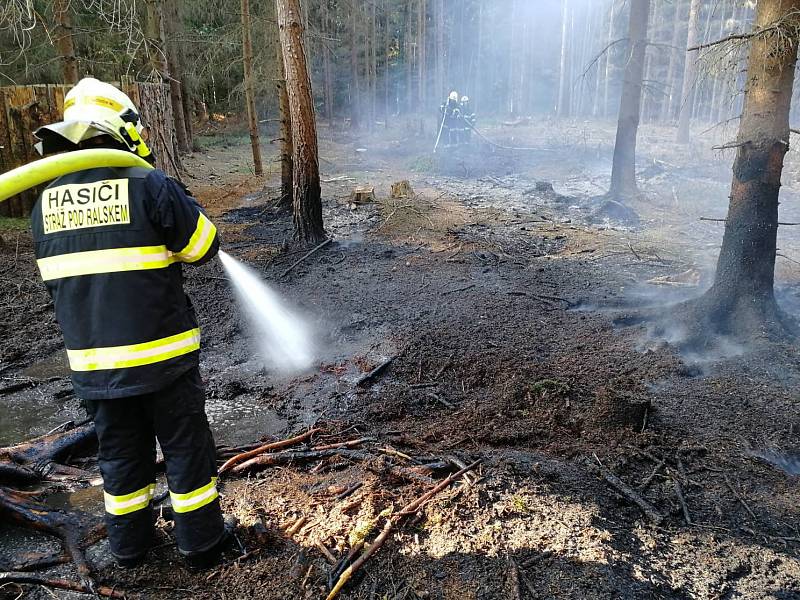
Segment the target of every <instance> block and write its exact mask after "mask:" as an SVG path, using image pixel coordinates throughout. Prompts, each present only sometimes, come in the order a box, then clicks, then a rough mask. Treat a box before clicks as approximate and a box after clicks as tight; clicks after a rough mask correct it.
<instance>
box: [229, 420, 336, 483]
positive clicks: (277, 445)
mask: <svg viewBox="0 0 800 600" xmlns="http://www.w3.org/2000/svg"><path fill="white" fill-rule="evenodd" d="M318 431H321V430H320V429H319V428H315V429H309V430H308V431H306V432H305V433H303V434H300V435H298V436H295V437H292V438H289V439H286V440H281V441H280V442H272V443H270V444H264V445H263V446H259V447H258V448H255V449H253V450H248V451H247V452H242V453H241V454H237V455H236V456H233V457H231V458H229V459H228V460H227V461H225V464H223V465H222V466H221V467H220V468H219V474H220V476H221V475H222V474H223V473H225V472H226V471H229V470H230V469H231V468H232V467H233V466H234V465H237V464H239V463H240V462H243V461H246V460H248V459H251V458H253V457H254V456H258V455H259V454H263V453H265V452H269V451H270V450H280V449H281V448H287V447H289V446H294V445H295V444H299V443H300V442H304V441H306V440H307V439H309V438H310V437H311V436H312V435H314V434H315V433H317V432H318Z"/></svg>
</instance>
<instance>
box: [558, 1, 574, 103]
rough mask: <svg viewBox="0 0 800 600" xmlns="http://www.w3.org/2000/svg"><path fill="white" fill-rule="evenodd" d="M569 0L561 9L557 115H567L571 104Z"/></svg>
mask: <svg viewBox="0 0 800 600" xmlns="http://www.w3.org/2000/svg"><path fill="white" fill-rule="evenodd" d="M569 16H570V12H569V0H564V5H563V6H562V9H561V62H560V65H561V66H560V70H559V77H558V103H557V105H556V114H557V115H558V116H559V117H569V109H570V105H571V101H570V90H571V87H572V86H571V82H570V80H569V78H570V74H569V72H568V70H569V59H568V52H567V50H568V48H569V35H568V34H569Z"/></svg>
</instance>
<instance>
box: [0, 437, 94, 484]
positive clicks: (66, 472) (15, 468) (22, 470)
mask: <svg viewBox="0 0 800 600" xmlns="http://www.w3.org/2000/svg"><path fill="white" fill-rule="evenodd" d="M96 443H97V437H96V436H95V431H94V424H93V423H89V424H87V425H83V426H82V427H76V428H74V429H70V430H69V431H64V432H59V433H55V434H52V435H43V436H40V437H37V438H34V439H32V440H29V441H27V442H23V443H21V444H17V445H16V446H7V447H5V448H0V479H4V480H17V481H23V482H35V481H39V480H41V479H50V480H62V479H72V478H76V477H78V478H82V477H85V476H86V475H88V474H87V473H86V472H85V471H81V470H80V469H75V468H73V467H66V466H64V465H59V464H58V463H57V462H56V461H57V460H59V459H60V458H62V457H64V456H66V455H67V454H69V453H71V452H73V451H74V450H75V449H76V448H79V447H82V446H90V445H92V444H96Z"/></svg>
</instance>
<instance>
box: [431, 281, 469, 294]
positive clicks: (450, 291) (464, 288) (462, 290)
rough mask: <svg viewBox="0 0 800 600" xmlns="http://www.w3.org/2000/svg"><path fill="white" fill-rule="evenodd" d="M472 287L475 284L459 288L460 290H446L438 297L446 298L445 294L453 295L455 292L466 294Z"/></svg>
mask: <svg viewBox="0 0 800 600" xmlns="http://www.w3.org/2000/svg"><path fill="white" fill-rule="evenodd" d="M474 287H475V284H474V283H471V284H469V285H466V286H464V287H460V288H456V289H454V290H447V291H445V292H442V293H441V294H440V295H441V296H446V295H447V294H455V293H457V292H466V291H467V290H471V289H472V288H474Z"/></svg>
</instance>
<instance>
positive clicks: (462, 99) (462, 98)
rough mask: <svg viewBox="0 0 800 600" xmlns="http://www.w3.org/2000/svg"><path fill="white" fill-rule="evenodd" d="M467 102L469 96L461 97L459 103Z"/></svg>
mask: <svg viewBox="0 0 800 600" xmlns="http://www.w3.org/2000/svg"><path fill="white" fill-rule="evenodd" d="M467 102H469V96H461V103H462V104H466V103H467Z"/></svg>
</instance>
